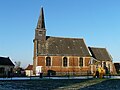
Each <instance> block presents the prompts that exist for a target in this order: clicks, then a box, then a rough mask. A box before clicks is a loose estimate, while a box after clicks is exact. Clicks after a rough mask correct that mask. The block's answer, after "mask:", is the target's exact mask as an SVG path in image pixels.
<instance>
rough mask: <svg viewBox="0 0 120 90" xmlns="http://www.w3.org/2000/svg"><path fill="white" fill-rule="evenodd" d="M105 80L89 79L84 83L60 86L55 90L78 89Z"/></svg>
mask: <svg viewBox="0 0 120 90" xmlns="http://www.w3.org/2000/svg"><path fill="white" fill-rule="evenodd" d="M105 80H106V79H94V80H89V81H85V82H82V83H76V84H73V85H70V86H64V87H59V88H57V89H54V90H78V89H81V88H85V87H88V86H91V85H95V84H99V83H101V82H103V81H105Z"/></svg>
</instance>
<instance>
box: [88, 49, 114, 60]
mask: <svg viewBox="0 0 120 90" xmlns="http://www.w3.org/2000/svg"><path fill="white" fill-rule="evenodd" d="M88 48H89V50H90V52H91V54H92V56H93V57H94V58H95V59H97V60H107V61H112V58H111V56H110V54H109V53H108V51H107V49H106V48H96V47H88Z"/></svg>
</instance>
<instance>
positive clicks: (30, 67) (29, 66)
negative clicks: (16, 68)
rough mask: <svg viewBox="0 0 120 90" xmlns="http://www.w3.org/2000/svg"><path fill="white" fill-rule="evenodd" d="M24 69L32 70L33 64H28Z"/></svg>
mask: <svg viewBox="0 0 120 90" xmlns="http://www.w3.org/2000/svg"><path fill="white" fill-rule="evenodd" d="M25 70H33V65H30V64H29V65H28V67H27V68H26V69H25Z"/></svg>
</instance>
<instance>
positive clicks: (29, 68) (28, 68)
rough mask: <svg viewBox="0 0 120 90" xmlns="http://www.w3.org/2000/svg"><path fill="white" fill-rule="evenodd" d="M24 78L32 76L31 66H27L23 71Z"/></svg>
mask: <svg viewBox="0 0 120 90" xmlns="http://www.w3.org/2000/svg"><path fill="white" fill-rule="evenodd" d="M25 73H26V76H33V65H30V64H29V65H28V67H27V68H26V69H25Z"/></svg>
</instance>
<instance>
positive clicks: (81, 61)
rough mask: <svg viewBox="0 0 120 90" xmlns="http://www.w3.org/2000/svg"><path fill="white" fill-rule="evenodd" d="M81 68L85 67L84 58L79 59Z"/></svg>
mask: <svg viewBox="0 0 120 90" xmlns="http://www.w3.org/2000/svg"><path fill="white" fill-rule="evenodd" d="M79 66H80V67H83V58H82V57H80V58H79Z"/></svg>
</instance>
